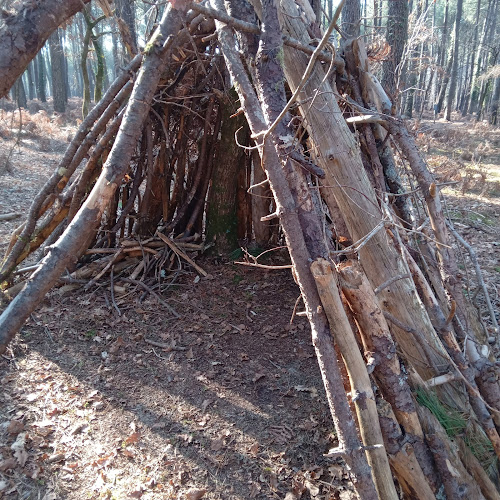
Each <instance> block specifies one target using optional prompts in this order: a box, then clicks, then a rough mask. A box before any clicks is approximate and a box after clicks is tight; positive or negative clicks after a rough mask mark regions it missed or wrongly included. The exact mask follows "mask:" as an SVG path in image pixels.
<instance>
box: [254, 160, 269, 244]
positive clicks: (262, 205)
mask: <svg viewBox="0 0 500 500" xmlns="http://www.w3.org/2000/svg"><path fill="white" fill-rule="evenodd" d="M252 164H253V187H252V188H251V191H250V194H251V196H252V221H253V231H254V236H255V243H256V244H257V245H258V246H259V247H266V246H267V245H268V244H269V240H270V239H271V226H270V224H271V223H272V221H269V220H267V219H266V220H262V217H266V216H268V215H269V214H270V213H272V209H271V204H272V198H273V196H272V193H271V190H270V189H269V183H268V182H267V176H266V173H265V171H264V169H263V168H262V164H261V161H260V156H259V153H258V152H257V151H253V152H252Z"/></svg>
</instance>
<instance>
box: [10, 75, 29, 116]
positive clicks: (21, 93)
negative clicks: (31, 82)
mask: <svg viewBox="0 0 500 500" xmlns="http://www.w3.org/2000/svg"><path fill="white" fill-rule="evenodd" d="M13 90H14V92H13V93H14V95H13V97H14V99H15V101H16V103H17V107H18V108H24V109H26V108H27V107H28V100H27V98H26V90H25V88H24V83H23V77H22V76H20V77H19V78H18V79H17V82H16V83H15V84H14V88H13Z"/></svg>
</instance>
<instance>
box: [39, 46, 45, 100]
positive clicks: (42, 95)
mask: <svg viewBox="0 0 500 500" xmlns="http://www.w3.org/2000/svg"><path fill="white" fill-rule="evenodd" d="M37 59H38V78H39V79H38V98H39V99H40V101H42V102H47V92H46V87H47V70H46V69H45V61H44V59H43V51H40V53H39V54H38V56H37Z"/></svg>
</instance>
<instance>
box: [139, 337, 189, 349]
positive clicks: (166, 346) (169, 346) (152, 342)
mask: <svg viewBox="0 0 500 500" xmlns="http://www.w3.org/2000/svg"><path fill="white" fill-rule="evenodd" d="M144 342H146V343H147V344H151V345H154V346H155V347H159V348H160V349H165V350H166V351H167V352H171V351H187V347H182V346H180V345H179V346H172V345H168V344H164V343H162V342H156V341H155V340H150V339H144Z"/></svg>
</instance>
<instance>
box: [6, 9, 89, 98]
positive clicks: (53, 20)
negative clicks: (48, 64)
mask: <svg viewBox="0 0 500 500" xmlns="http://www.w3.org/2000/svg"><path fill="white" fill-rule="evenodd" d="M89 2H90V0H65V1H64V2H61V1H60V0H45V1H44V2H42V3H35V4H33V3H32V2H31V3H29V4H28V3H27V4H26V5H23V6H22V8H21V10H20V12H19V13H18V14H16V15H11V14H7V15H6V16H4V15H2V16H3V19H2V24H1V25H0V98H1V97H5V96H6V95H7V92H8V91H9V90H10V88H11V87H12V85H14V83H15V82H16V80H17V79H18V77H19V76H21V75H22V74H23V72H24V70H25V69H26V68H27V66H28V64H29V63H30V61H31V60H32V59H33V58H34V57H35V56H36V55H37V53H38V51H39V50H40V49H41V48H42V47H43V45H44V43H45V42H46V41H47V39H48V38H49V36H50V34H51V33H52V32H53V31H54V30H55V29H56V28H57V27H58V26H59V25H61V24H63V23H64V21H66V20H67V19H69V18H70V17H71V16H73V15H74V14H76V13H77V12H78V11H80V10H81V9H82V7H83V6H84V5H85V4H87V3H89Z"/></svg>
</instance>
